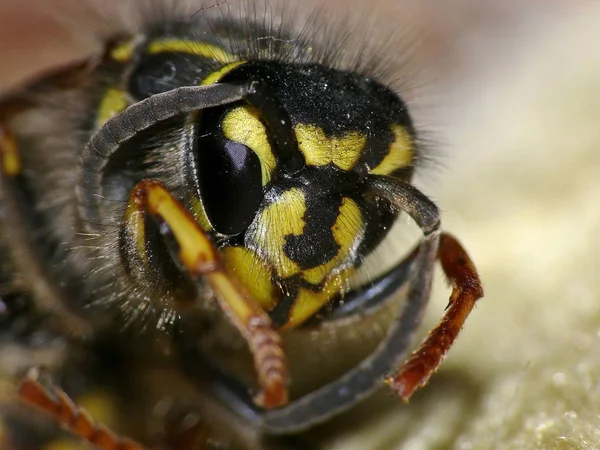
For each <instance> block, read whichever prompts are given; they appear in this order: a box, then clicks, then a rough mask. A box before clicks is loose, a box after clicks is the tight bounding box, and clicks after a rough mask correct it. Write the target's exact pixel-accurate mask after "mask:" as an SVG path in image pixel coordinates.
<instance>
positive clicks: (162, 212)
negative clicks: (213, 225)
mask: <svg viewBox="0 0 600 450" xmlns="http://www.w3.org/2000/svg"><path fill="white" fill-rule="evenodd" d="M127 211H128V212H127V213H126V222H127V223H129V224H130V225H129V226H136V227H138V228H140V225H133V224H134V223H139V221H137V220H135V216H134V215H133V214H134V213H135V212H137V213H145V212H146V211H147V212H149V213H150V214H151V215H152V216H153V217H154V218H155V219H156V220H157V222H158V223H159V224H160V225H161V229H162V232H163V233H168V234H170V235H171V237H173V238H174V240H175V241H176V242H177V245H178V247H179V248H178V250H179V252H178V253H179V260H180V261H181V263H182V264H183V266H184V267H185V269H186V270H187V271H188V273H189V274H190V275H191V276H192V278H194V279H197V280H198V279H200V280H203V281H204V282H206V283H207V284H208V285H209V286H210V287H211V289H212V290H213V292H214V293H215V294H216V297H217V299H218V302H219V305H220V306H221V308H222V309H223V311H225V313H226V314H227V315H228V317H229V319H230V320H231V322H232V323H233V324H234V325H235V327H236V328H237V329H238V330H239V332H240V333H241V334H242V336H244V338H245V339H246V341H247V342H248V346H249V347H250V351H251V352H252V355H253V357H254V364H255V367H256V371H257V372H258V378H259V383H260V385H261V387H262V392H260V393H259V394H258V395H257V396H256V397H255V398H254V401H255V402H256V404H258V405H260V406H263V407H264V408H275V407H278V406H282V405H285V404H286V403H287V402H288V391H287V384H288V371H287V362H286V358H285V354H284V352H283V348H282V342H281V337H280V336H279V334H278V333H277V332H276V331H275V329H274V328H273V325H272V323H271V319H270V318H269V316H268V314H267V313H266V312H265V311H264V310H263V309H262V308H261V307H260V305H259V304H258V303H257V302H256V301H255V300H254V299H253V298H252V297H251V296H250V294H249V293H248V291H247V289H246V288H245V287H244V286H243V285H242V284H241V283H240V282H239V281H238V280H237V279H236V278H235V277H233V276H231V275H229V274H228V273H226V271H225V268H224V267H223V263H222V261H221V257H220V254H219V252H218V250H217V249H216V247H215V246H214V245H213V243H212V242H211V240H210V239H209V238H208V236H207V235H206V234H205V233H204V232H203V231H202V229H201V228H200V227H199V226H198V224H197V223H196V221H195V220H194V218H193V217H192V216H191V214H190V213H189V212H188V211H187V210H186V209H185V208H184V207H183V206H182V205H181V204H180V203H179V202H178V201H177V200H175V199H174V198H173V196H171V194H169V192H168V191H167V190H166V188H165V187H164V186H163V185H162V184H161V183H160V182H158V181H152V180H146V181H142V182H140V183H138V184H137V186H136V187H135V188H134V189H133V190H132V192H131V196H130V200H129V206H128V208H127ZM169 241H170V240H167V245H170V244H169Z"/></svg>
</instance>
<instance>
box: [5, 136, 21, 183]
mask: <svg viewBox="0 0 600 450" xmlns="http://www.w3.org/2000/svg"><path fill="white" fill-rule="evenodd" d="M0 158H1V159H2V172H4V174H6V175H8V176H11V177H14V176H16V175H19V174H20V173H21V158H20V157H19V149H18V148H17V143H16V142H15V138H14V136H13V135H12V133H11V132H10V131H8V130H7V129H5V128H4V127H2V125H0Z"/></svg>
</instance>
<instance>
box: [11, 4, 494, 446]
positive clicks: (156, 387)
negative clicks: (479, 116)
mask: <svg viewBox="0 0 600 450" xmlns="http://www.w3.org/2000/svg"><path fill="white" fill-rule="evenodd" d="M229 8H230V6H229V5H225V6H224V5H223V4H221V5H217V7H216V8H212V9H205V10H203V14H194V15H192V16H191V17H189V16H187V17H184V18H183V19H181V18H179V19H177V18H172V17H170V18H169V19H168V20H165V18H162V19H161V20H155V21H149V22H148V23H145V24H144V26H143V27H140V29H139V30H136V31H135V32H131V33H120V34H119V33H118V34H115V35H114V36H112V38H111V39H109V40H108V44H107V46H106V50H105V53H104V55H103V56H102V57H101V58H96V59H94V60H93V61H90V62H85V63H83V64H80V65H77V66H74V67H71V68H69V69H67V70H62V71H60V72H59V73H57V74H54V75H51V76H49V77H47V78H46V79H44V80H42V81H40V82H38V83H36V84H34V85H33V86H31V87H30V88H28V89H26V90H25V91H24V92H23V93H21V94H17V95H15V96H13V97H11V98H7V99H5V100H4V101H3V102H2V104H1V105H0V170H1V183H0V189H1V208H2V210H1V216H0V237H1V240H0V255H1V257H2V284H1V285H0V286H1V288H2V290H1V291H0V293H1V295H2V302H3V303H2V304H3V306H4V309H5V310H6V311H7V313H6V314H7V317H8V319H6V320H5V321H4V323H3V333H4V334H3V335H8V336H9V339H12V340H16V339H23V336H22V335H19V336H18V337H17V336H16V334H15V333H14V329H15V328H16V327H17V324H19V326H21V325H22V324H23V323H25V324H29V325H28V326H29V327H30V328H35V330H36V331H39V330H40V329H42V330H46V331H47V332H48V335H49V336H52V337H53V338H52V339H51V338H50V337H48V336H46V338H45V340H43V342H42V343H47V344H48V347H50V343H51V342H54V339H55V338H54V337H56V339H61V340H62V341H61V342H63V343H64V345H66V348H68V350H67V351H66V352H67V353H68V354H69V356H70V358H63V359H62V360H61V363H58V364H57V365H56V367H52V368H50V370H49V372H50V375H51V376H52V377H53V378H57V377H58V378H61V379H63V382H62V383H59V385H61V386H62V387H64V388H65V389H66V390H70V391H72V392H75V391H77V390H78V389H79V390H82V389H84V388H85V386H83V387H82V386H81V385H82V384H83V385H86V383H89V380H93V383H95V384H99V385H101V386H103V387H104V388H105V389H111V390H113V391H114V392H115V396H116V397H117V398H118V399H119V407H120V408H121V409H122V413H120V417H121V419H120V423H121V426H118V427H117V428H119V430H121V429H123V430H126V432H127V434H129V435H130V436H132V438H135V439H137V441H139V442H140V443H138V442H137V441H134V440H132V439H129V438H122V437H120V435H119V434H117V433H115V432H113V431H110V430H109V429H108V428H107V427H105V426H103V425H99V424H98V423H97V421H96V420H95V419H94V418H93V417H92V416H91V415H90V414H88V413H87V412H86V411H85V410H84V408H82V407H81V406H78V405H77V404H76V403H74V402H73V401H72V400H71V398H70V397H69V396H68V395H67V394H66V393H65V391H64V390H62V389H61V388H58V387H56V386H55V385H54V384H53V383H52V382H51V381H49V378H50V376H48V373H47V372H48V369H45V370H42V371H40V369H39V368H36V366H39V365H40V364H39V363H38V362H37V361H36V358H32V360H31V364H30V366H31V367H33V370H32V371H29V374H28V375H24V373H23V372H24V370H21V371H18V370H17V371H15V372H17V373H15V374H13V375H14V376H15V377H19V376H21V377H22V380H21V381H20V383H19V384H18V388H17V389H16V396H17V397H18V398H19V399H20V401H21V402H22V403H29V404H32V405H34V406H36V407H37V408H38V409H41V410H43V411H45V412H46V413H47V414H48V415H50V416H53V417H55V418H56V419H57V420H58V422H59V423H60V424H61V425H62V426H63V427H65V428H67V429H69V430H70V431H71V432H72V433H73V434H75V435H77V436H79V437H81V438H83V439H84V440H87V441H88V442H90V443H92V444H95V445H96V446H97V447H98V448H101V449H105V450H109V449H131V450H142V449H147V448H170V449H173V450H188V449H189V450H192V449H197V448H213V447H214V448H263V449H266V448H304V447H302V445H303V444H301V443H299V442H298V441H296V440H294V439H293V438H287V437H285V436H290V435H295V434H297V433H300V432H301V431H303V430H306V429H308V428H310V427H312V426H314V425H316V424H319V423H322V422H324V421H326V420H327V419H329V418H331V417H333V416H335V415H336V414H339V413H340V412H342V411H344V410H346V409H348V408H350V407H351V406H353V405H355V404H357V403H358V402H359V401H360V400H362V399H364V398H365V397H367V396H368V395H369V394H371V393H372V392H373V391H374V390H376V389H377V388H378V387H379V386H380V385H381V384H383V383H385V384H387V385H388V386H389V387H390V388H391V389H392V390H393V391H395V392H396V393H397V394H398V395H399V396H400V397H401V398H402V399H404V400H408V399H409V398H410V397H411V395H412V394H413V392H414V391H415V390H416V389H417V388H419V387H422V386H423V385H425V384H426V383H427V381H428V380H429V378H430V376H431V375H432V373H433V372H434V371H435V370H436V368H437V367H438V365H439V364H440V362H441V360H442V358H443V357H444V356H445V354H446V352H447V351H448V350H449V348H450V347H451V346H452V344H453V342H454V341H455V339H456V337H457V336H458V334H459V331H460V329H461V328H462V326H463V324H464V322H465V320H466V318H467V316H468V315H469V313H470V312H471V310H472V308H473V306H474V304H475V302H476V301H477V300H478V299H479V298H480V297H482V296H483V290H482V287H481V283H480V281H479V278H478V275H477V272H476V270H475V268H474V265H473V263H472V262H471V260H470V259H469V257H468V255H467V253H466V252H465V250H464V249H463V248H462V246H461V245H460V244H459V243H458V241H457V240H456V239H455V238H454V237H452V236H451V235H450V234H447V233H444V232H442V231H441V222H440V212H439V209H438V207H437V206H436V205H435V204H434V203H433V202H432V201H431V200H430V199H429V198H428V197H427V196H426V195H424V194H423V193H422V192H421V191H419V190H418V189H417V188H416V187H415V186H414V185H413V184H412V183H411V181H412V177H413V174H414V172H415V169H416V168H417V166H418V165H419V163H420V161H421V160H423V159H424V158H425V157H426V155H424V152H425V150H424V149H423V148H422V147H421V146H420V145H419V138H418V135H417V131H416V127H415V125H414V123H413V120H412V118H411V115H410V111H409V109H408V106H407V104H406V102H405V101H404V100H403V98H402V96H401V93H398V92H395V91H394V90H392V89H391V88H390V87H388V85H387V84H386V82H385V81H384V80H381V79H378V77H377V74H376V73H375V74H374V73H373V71H372V68H370V67H369V65H366V66H365V67H363V68H362V69H359V68H358V67H356V66H354V67H353V66H352V65H351V64H350V65H348V64H346V63H344V58H342V57H340V56H339V55H338V54H337V53H339V52H337V53H336V52H333V53H335V55H334V56H332V52H328V49H327V48H322V47H321V46H325V43H326V40H323V39H319V38H318V37H317V36H316V34H315V35H311V34H310V33H306V32H305V31H302V29H301V30H300V31H299V32H293V31H290V30H287V29H286V28H285V27H284V26H282V25H281V23H276V21H275V19H274V17H273V16H271V17H270V19H269V20H270V21H272V22H274V23H275V24H274V23H268V21H267V20H265V18H264V17H262V18H261V17H259V15H256V11H255V17H254V18H253V19H248V18H247V17H245V18H241V16H240V17H238V16H236V15H235V14H231V13H230V11H229ZM303 29H304V30H306V27H304V28H303ZM325 47H326V46H325ZM370 70H371V71H370ZM400 214H407V215H408V216H410V217H411V218H412V220H413V221H414V222H415V223H416V224H417V225H418V227H419V228H420V229H421V231H422V235H423V237H422V239H421V241H420V242H419V243H418V245H417V246H416V248H415V249H414V250H413V251H412V252H411V253H409V254H408V255H407V256H405V257H404V258H402V259H401V260H400V261H399V262H397V263H395V264H393V265H392V266H391V267H389V268H387V269H385V270H383V271H382V273H380V274H377V275H375V276H371V277H370V278H369V279H368V280H367V281H363V282H360V283H359V284H358V285H357V284H356V283H354V284H353V280H354V279H355V278H356V276H357V274H358V273H359V272H360V270H361V266H362V265H363V264H364V262H365V260H367V259H368V257H369V256H371V255H372V254H374V253H375V252H376V250H377V249H378V248H379V247H381V246H382V245H385V238H386V236H387V235H388V233H389V230H390V228H391V227H392V226H393V225H394V224H395V223H396V222H397V221H398V220H399V215H400ZM436 261H439V262H440V263H441V265H442V268H443V270H444V272H445V274H446V276H447V277H448V279H449V281H450V283H451V285H452V294H451V297H450V302H449V305H448V307H447V309H446V312H445V315H444V317H443V318H442V320H441V322H440V323H439V325H438V326H437V327H436V328H435V329H434V330H432V331H431V332H430V334H429V336H428V337H427V339H426V340H425V341H424V342H423V343H422V344H421V346H420V347H419V348H418V349H417V350H416V351H414V352H413V353H412V354H411V355H409V356H408V357H407V353H408V352H409V351H410V348H411V343H412V337H413V335H414V332H415V331H416V330H417V328H418V325H419V323H420V318H421V316H422V313H423V311H424V308H425V307H426V304H427V301H428V298H429V296H430V287H431V281H432V276H433V268H434V265H435V264H436ZM25 327H27V325H25ZM361 330H366V331H361ZM21 334H27V333H21ZM63 353H64V351H63ZM403 358H407V359H406V361H405V362H404V363H400V361H401V360H402V359H403ZM59 359H60V358H59ZM69 359H70V361H73V360H75V361H76V363H69ZM65 361H66V362H65ZM71 366H77V367H78V368H77V369H76V372H78V373H84V374H85V375H84V376H82V377H80V378H78V379H79V380H81V379H83V380H85V381H84V382H81V381H79V382H74V381H73V380H72V379H71V381H69V376H68V374H69V373H70V372H72V371H73V369H72V367H71ZM23 369H24V368H23ZM165 399H168V400H169V401H168V402H167V403H169V405H170V407H168V408H167V407H165V408H158V409H160V411H162V412H157V406H156V404H158V403H160V404H162V405H163V406H164V403H165ZM190 414H191V415H194V414H196V415H199V416H198V417H201V419H199V420H197V421H193V424H191V425H190V423H189V422H190V420H188V419H189V417H190ZM194 417H196V416H194ZM186 418H187V419H186ZM148 424H152V425H151V426H148ZM148 428H152V429H153V430H154V431H156V430H157V429H160V430H163V432H154V433H153V432H152V431H149V430H148ZM211 436H212V437H211ZM214 436H216V437H214ZM280 436H283V437H280ZM9 439H10V437H9ZM15 445H16V444H15ZM35 445H40V444H39V442H38V443H37V444H35ZM211 445H212V446H213V447H211ZM220 445H222V446H223V447H219V446H220ZM25 448H26V446H25Z"/></svg>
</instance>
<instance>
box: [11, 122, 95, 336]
mask: <svg viewBox="0 0 600 450" xmlns="http://www.w3.org/2000/svg"><path fill="white" fill-rule="evenodd" d="M0 193H1V197H2V205H3V207H4V208H5V212H4V215H3V221H4V224H5V226H4V227H3V231H2V232H3V233H4V237H5V238H6V239H7V240H10V241H17V242H21V243H22V245H20V246H19V252H14V253H13V254H12V258H13V260H14V263H15V265H16V266H17V267H19V268H21V270H22V275H23V277H26V278H28V279H29V280H32V281H31V282H30V283H28V284H29V285H30V286H32V289H33V293H34V296H35V298H36V300H37V301H38V302H40V306H41V308H42V309H45V310H50V311H52V312H54V313H55V314H54V317H55V320H56V321H57V322H60V323H61V325H62V326H63V327H64V328H65V329H67V330H68V331H69V332H71V333H73V334H77V335H89V334H90V332H91V330H90V327H89V324H88V323H87V322H85V321H84V320H83V319H81V318H80V317H79V316H77V315H76V314H75V313H73V312H72V311H71V310H70V309H69V308H68V307H66V306H65V302H64V301H63V298H64V292H63V291H61V289H60V288H58V287H57V286H56V285H54V284H52V283H51V282H49V281H48V280H53V279H54V278H55V277H54V276H52V275H51V274H49V273H48V268H46V267H45V266H44V263H45V261H47V260H48V259H49V256H48V252H47V251H46V247H44V246H43V245H38V244H39V243H38V242H36V239H35V237H36V236H37V235H39V229H40V228H41V227H42V225H43V223H44V219H43V218H42V217H41V216H40V215H39V214H37V213H36V211H35V210H34V209H33V208H32V207H31V205H34V204H35V202H33V201H32V200H31V197H32V193H31V191H30V189H29V186H28V184H27V180H26V179H25V177H24V176H23V173H22V167H21V159H20V155H19V150H18V147H17V143H16V141H15V138H14V136H13V135H12V133H11V132H10V130H9V129H8V128H7V127H6V126H4V125H2V124H1V123H0ZM25 243H27V244H26V245H25Z"/></svg>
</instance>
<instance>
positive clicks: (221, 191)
mask: <svg viewBox="0 0 600 450" xmlns="http://www.w3.org/2000/svg"><path fill="white" fill-rule="evenodd" d="M223 115H224V112H223V110H222V109H221V108H217V110H216V111H207V112H205V113H204V114H202V116H201V117H200V122H201V123H200V127H199V132H198V138H197V146H196V152H197V161H198V179H199V180H198V181H199V186H200V196H201V198H202V203H203V205H204V210H205V212H206V215H207V217H208V220H209V221H210V223H211V225H212V226H213V228H214V229H215V230H216V231H217V232H218V233H221V234H224V235H236V234H240V233H243V232H245V231H246V229H247V228H248V226H250V224H251V223H252V220H253V219H254V216H255V215H256V212H257V211H258V208H259V206H260V202H261V200H262V197H263V190H262V181H261V177H262V175H261V165H260V159H259V158H258V156H257V155H256V153H255V152H253V151H252V150H251V149H250V148H248V147H247V146H246V145H244V144H242V143H240V142H236V141H232V140H229V139H227V138H226V137H224V136H223V133H222V131H221V125H220V122H221V118H222V117H223Z"/></svg>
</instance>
